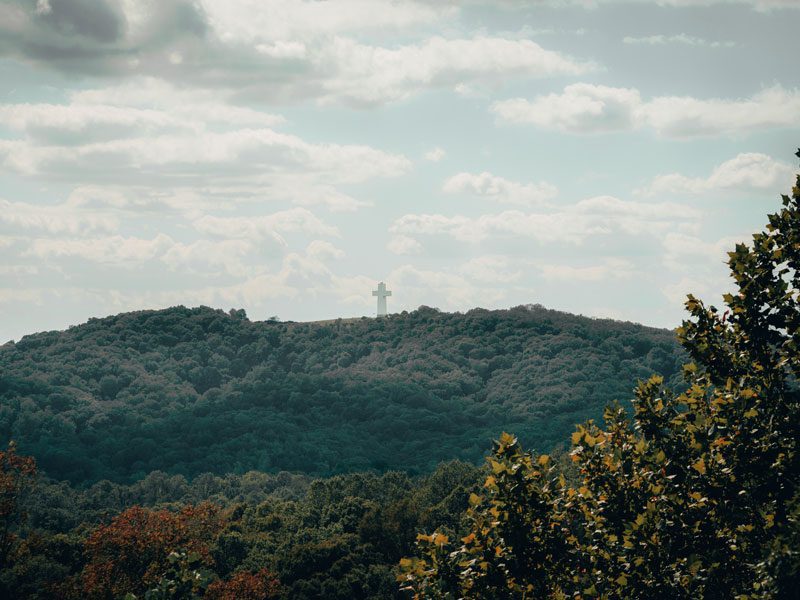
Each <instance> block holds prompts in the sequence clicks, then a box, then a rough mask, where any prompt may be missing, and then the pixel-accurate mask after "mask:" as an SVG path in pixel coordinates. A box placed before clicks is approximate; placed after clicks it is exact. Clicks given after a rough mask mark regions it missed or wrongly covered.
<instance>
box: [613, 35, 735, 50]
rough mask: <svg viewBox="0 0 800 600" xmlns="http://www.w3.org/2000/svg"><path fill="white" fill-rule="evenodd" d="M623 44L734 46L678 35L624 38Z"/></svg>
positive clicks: (728, 43)
mask: <svg viewBox="0 0 800 600" xmlns="http://www.w3.org/2000/svg"><path fill="white" fill-rule="evenodd" d="M622 41H623V42H624V43H625V44H639V45H641V44H645V45H648V46H664V45H666V44H684V45H686V46H703V47H707V48H732V47H734V46H735V45H736V44H735V43H734V42H730V41H727V42H719V41H709V40H706V39H703V38H699V37H695V36H692V35H687V34H685V33H679V34H676V35H663V34H659V35H649V36H646V37H631V36H626V37H625V38H623V39H622Z"/></svg>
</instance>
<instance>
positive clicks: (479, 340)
mask: <svg viewBox="0 0 800 600" xmlns="http://www.w3.org/2000/svg"><path fill="white" fill-rule="evenodd" d="M682 357H683V355H682V354H681V352H680V350H679V348H678V345H677V343H676V342H675V340H674V334H673V333H672V332H668V331H665V330H658V329H651V328H647V327H643V326H640V325H634V324H632V323H622V322H618V321H611V320H599V319H589V318H585V317H578V316H574V315H569V314H566V313H560V312H557V311H552V310H546V309H544V308H542V307H537V306H528V307H524V306H521V307H517V308H514V309H511V310H498V311H488V310H482V309H475V310H472V311H469V312H468V313H466V314H449V313H442V312H439V311H437V310H435V309H430V308H424V307H423V308H420V309H419V310H417V311H414V312H412V313H404V314H399V315H391V316H389V317H388V318H385V319H379V320H376V319H367V318H364V319H356V320H353V321H334V322H328V323H319V324H317V323H281V322H277V321H266V322H251V321H248V320H247V318H246V317H245V316H244V313H243V311H231V313H225V312H222V311H219V310H212V309H210V308H202V307H201V308H194V309H189V308H183V307H176V308H172V309H167V310H159V311H142V312H135V313H126V314H121V315H117V316H113V317H108V318H104V319H92V320H90V321H89V322H88V323H85V324H83V325H79V326H77V327H73V328H71V329H69V330H67V331H63V332H48V333H40V334H36V335H31V336H27V337H24V338H23V339H21V340H20V341H19V342H18V343H16V344H6V345H5V346H2V347H0V439H6V440H7V439H14V440H16V441H17V443H18V445H19V449H20V452H23V453H25V454H29V455H32V456H34V457H35V458H36V460H37V462H38V464H39V467H40V469H41V470H42V471H43V472H45V473H47V474H48V475H50V476H52V477H54V478H58V479H68V480H70V481H71V482H73V483H76V484H81V485H90V484H91V483H93V482H96V481H99V480H102V479H108V480H112V481H117V482H132V481H135V480H138V479H141V478H143V477H145V476H146V475H147V474H148V473H150V472H152V471H164V472H167V473H170V474H182V475H184V476H186V477H194V476H196V475H199V474H201V473H203V472H207V471H210V472H213V473H217V474H224V473H244V472H246V471H249V470H260V471H271V472H278V471H301V472H305V473H309V474H314V475H319V476H327V475H333V474H336V473H343V472H352V471H363V470H367V469H376V470H379V471H383V470H388V469H401V470H405V471H409V472H412V473H413V472H417V473H422V472H429V471H431V470H433V469H434V468H435V466H436V465H437V464H438V463H439V462H441V461H443V460H450V459H452V458H458V459H461V460H469V461H473V462H479V461H480V460H482V459H483V456H484V455H485V452H486V449H487V448H488V447H489V446H490V444H491V440H492V438H493V437H494V436H496V432H497V431H500V430H502V429H510V428H513V429H514V430H515V431H516V432H517V433H518V435H519V436H520V438H521V439H522V440H523V441H524V442H525V443H526V444H527V445H529V446H531V447H534V448H537V449H540V450H549V449H550V448H552V447H553V446H555V445H557V444H559V443H561V442H562V440H564V439H566V438H567V436H568V435H569V432H570V430H571V429H572V426H573V424H574V423H575V422H577V421H581V420H584V419H587V418H591V417H598V416H600V414H601V412H602V407H603V406H604V404H606V403H608V402H610V401H612V400H614V399H625V398H627V397H629V395H630V390H631V389H632V388H633V387H634V385H635V383H636V380H637V379H640V378H642V377H647V376H648V375H649V374H650V373H652V372H653V371H659V372H662V373H664V374H665V375H666V376H667V377H668V378H670V377H672V378H675V379H676V380H677V378H678V377H679V365H680V362H681V360H682Z"/></svg>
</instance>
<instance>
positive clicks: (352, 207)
mask: <svg viewBox="0 0 800 600" xmlns="http://www.w3.org/2000/svg"><path fill="white" fill-rule="evenodd" d="M798 9H800V2H798V1H797V0H658V1H655V0H654V1H645V0H638V1H637V0H594V1H585V0H506V1H504V2H499V1H497V0H493V1H490V0H486V1H481V0H464V1H451V2H447V1H443V0H427V1H425V0H199V1H197V2H192V1H188V0H11V1H9V0H0V277H1V279H0V282H2V283H0V340H3V341H4V340H8V339H18V338H19V337H20V336H21V335H24V334H26V333H32V332H34V331H41V330H47V329H61V328H65V327H67V326H69V325H72V324H77V323H80V322H83V321H85V320H86V319H88V318H90V317H94V316H105V315H109V314H114V313H118V312H122V311H128V310H136V309H143V308H159V307H166V306H172V305H176V304H184V305H187V306H195V305H199V304H205V305H210V306H213V307H218V308H223V309H226V310H227V309H229V308H231V307H236V308H239V307H241V308H245V309H246V310H247V313H248V315H249V316H250V318H251V319H264V318H267V317H270V316H272V315H277V316H279V317H280V318H281V319H284V320H316V319H330V318H336V317H340V316H342V317H347V316H360V315H364V314H372V313H373V312H374V299H373V298H372V297H371V295H370V292H371V290H372V289H373V288H374V286H375V284H376V283H377V282H378V281H379V280H385V281H386V282H387V283H388V285H389V287H390V289H392V290H393V291H394V296H393V297H392V298H391V299H390V302H389V310H390V311H391V312H394V311H400V310H404V309H408V310H411V309H414V308H416V307H418V306H419V305H421V304H426V305H429V306H435V307H439V308H441V309H443V310H460V311H463V310H468V309H469V308H472V307H475V306H482V307H486V308H495V307H509V306H515V305H518V304H524V303H541V304H544V305H545V306H548V307H551V308H557V309H561V310H567V311H570V312H576V313H581V314H586V315H592V316H603V317H612V318H617V319H625V320H634V321H639V322H642V323H645V324H649V325H657V326H664V327H674V326H676V325H678V324H679V323H680V320H681V318H682V314H683V313H682V300H683V297H684V296H685V294H686V293H687V292H690V291H691V292H694V293H696V294H698V295H699V296H701V297H703V298H705V299H709V300H712V301H716V300H717V299H718V297H719V294H720V293H722V292H723V291H724V289H725V288H726V286H727V278H726V272H725V267H724V263H723V261H724V259H725V251H726V250H727V249H729V248H730V247H731V246H732V244H733V243H734V242H735V241H737V240H743V239H746V238H747V236H748V235H749V234H750V233H752V232H753V231H755V230H756V229H758V228H760V227H761V225H762V224H763V222H764V221H765V215H766V214H767V212H769V211H773V210H775V209H776V208H777V207H778V205H779V194H780V193H781V192H786V191H787V190H788V189H789V188H790V186H791V183H792V181H793V172H794V171H795V170H796V169H795V167H796V165H795V162H796V159H795V158H794V156H793V154H794V151H795V150H796V148H797V146H798V145H800V69H798V68H797V62H796V60H797V56H800V37H798V35H797V26H798V24H800V10H798Z"/></svg>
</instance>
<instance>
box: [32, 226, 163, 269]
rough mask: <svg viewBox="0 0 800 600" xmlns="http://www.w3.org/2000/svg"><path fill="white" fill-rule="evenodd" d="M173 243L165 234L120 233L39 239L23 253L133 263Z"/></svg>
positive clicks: (159, 251) (113, 264)
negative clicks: (132, 234)
mask: <svg viewBox="0 0 800 600" xmlns="http://www.w3.org/2000/svg"><path fill="white" fill-rule="evenodd" d="M173 243H174V242H173V240H172V239H171V238H170V237H169V236H166V235H164V234H159V235H157V236H156V237H154V238H153V239H149V240H147V239H140V238H133V237H123V236H121V235H114V236H110V237H104V238H87V239H69V240H60V239H36V240H33V242H32V243H31V245H30V248H29V249H28V250H26V251H25V253H24V254H23V256H35V257H37V258H40V259H48V258H63V257H78V258H82V259H84V260H88V261H91V262H95V263H99V264H105V265H112V266H116V267H133V266H139V265H141V264H142V263H143V262H146V261H148V260H153V259H154V258H156V257H157V256H159V255H160V254H162V253H163V252H164V251H165V250H167V249H168V248H170V247H171V246H172V245H173Z"/></svg>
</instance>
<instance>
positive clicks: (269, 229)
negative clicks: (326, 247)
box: [193, 208, 339, 245]
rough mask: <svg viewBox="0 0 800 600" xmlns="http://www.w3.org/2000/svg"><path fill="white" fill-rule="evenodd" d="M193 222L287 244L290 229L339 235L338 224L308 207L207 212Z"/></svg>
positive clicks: (214, 231)
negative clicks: (248, 214) (244, 212)
mask: <svg viewBox="0 0 800 600" xmlns="http://www.w3.org/2000/svg"><path fill="white" fill-rule="evenodd" d="M193 225H194V227H195V229H196V230H197V231H199V232H201V233H205V234H208V235H214V236H217V237H225V238H234V239H249V240H252V241H258V240H264V239H272V240H274V241H276V242H278V243H279V244H281V245H286V242H285V240H284V239H283V235H285V234H287V233H303V234H306V235H324V236H334V237H336V236H338V235H339V232H338V230H337V229H336V228H335V227H332V226H330V225H328V224H326V223H324V222H323V221H321V220H320V219H319V218H318V217H316V216H315V215H314V214H313V213H312V212H310V211H309V210H307V209H305V208H292V209H289V210H283V211H279V212H276V213H273V214H270V215H261V216H255V217H216V216H212V215H205V216H203V217H200V218H199V219H197V220H195V221H194V223H193Z"/></svg>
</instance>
